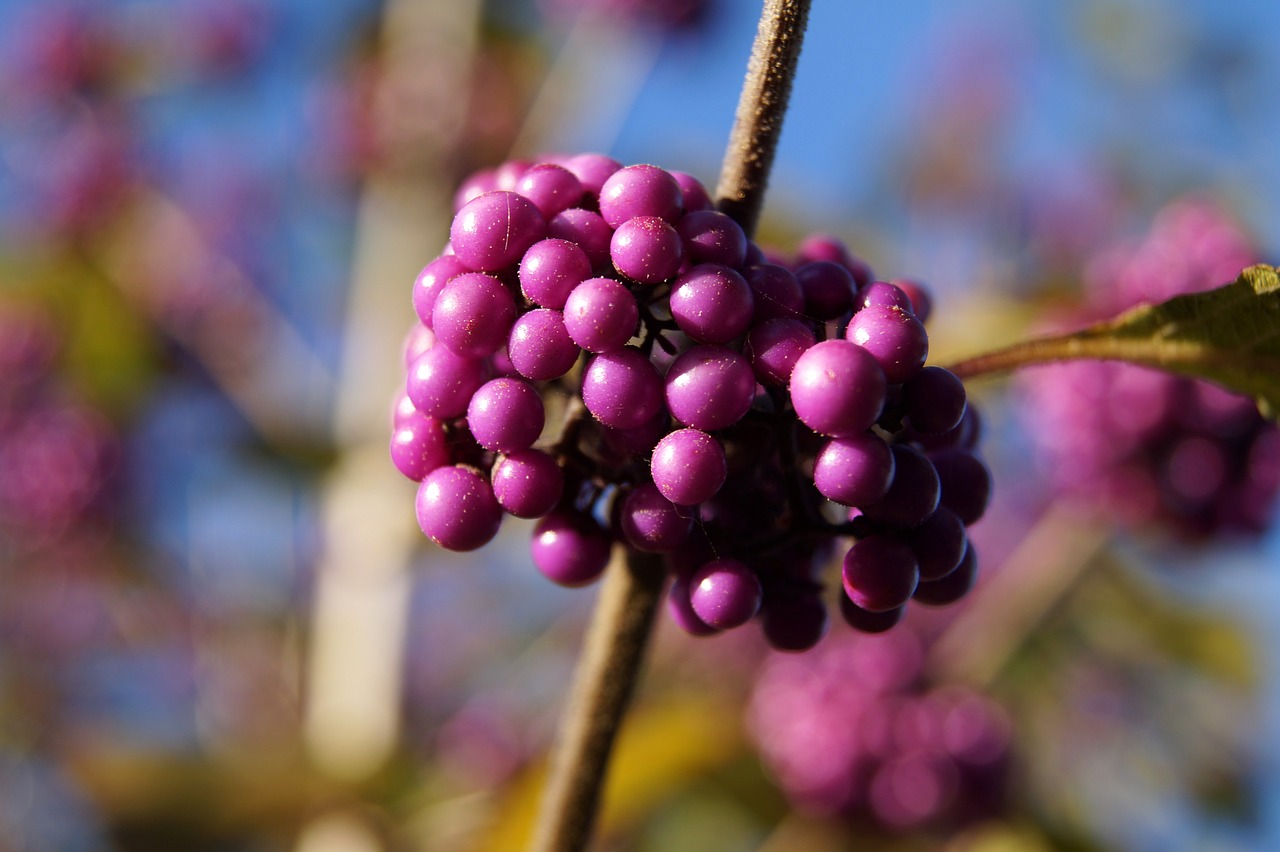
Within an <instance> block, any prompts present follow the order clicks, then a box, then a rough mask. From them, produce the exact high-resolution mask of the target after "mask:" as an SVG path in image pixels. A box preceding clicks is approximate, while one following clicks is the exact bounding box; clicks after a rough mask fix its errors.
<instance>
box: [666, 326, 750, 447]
mask: <svg viewBox="0 0 1280 852" xmlns="http://www.w3.org/2000/svg"><path fill="white" fill-rule="evenodd" d="M755 390H756V382H755V378H754V376H753V375H752V372H751V365H750V364H748V363H747V359H746V358H744V357H743V356H742V355H739V354H738V353H737V352H735V351H734V350H732V349H730V348H729V347H727V346H695V347H693V348H692V349H689V350H688V351H686V352H685V353H684V354H682V355H680V357H678V358H676V360H675V361H674V362H673V363H672V364H671V367H670V368H669V369H668V370H667V377H666V400H667V408H668V409H670V411H671V415H672V416H673V417H675V419H676V420H678V421H679V422H680V423H682V424H684V425H685V426H692V427H693V428H695V429H701V430H703V431H704V432H711V431H715V430H717V429H724V428H727V427H729V426H732V425H733V424H734V423H737V422H738V421H739V420H741V419H742V416H743V415H744V414H746V413H747V410H748V409H749V408H751V402H752V400H753V399H754V398H755Z"/></svg>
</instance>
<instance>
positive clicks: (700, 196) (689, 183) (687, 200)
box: [671, 172, 715, 215]
mask: <svg viewBox="0 0 1280 852" xmlns="http://www.w3.org/2000/svg"><path fill="white" fill-rule="evenodd" d="M671 176H672V177H673V178H675V179H676V184H677V185H678V186H679V187H680V195H681V197H682V198H683V200H684V209H685V214H686V215H687V214H689V213H695V212H697V211H699V210H710V209H711V208H712V207H714V206H715V205H714V204H713V203H712V202H711V194H710V193H709V192H707V188H706V186H704V185H703V183H702V181H700V180H698V179H697V178H696V177H694V176H693V175H691V174H689V173H688V172H672V173H671Z"/></svg>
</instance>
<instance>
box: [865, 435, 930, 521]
mask: <svg viewBox="0 0 1280 852" xmlns="http://www.w3.org/2000/svg"><path fill="white" fill-rule="evenodd" d="M890 450H891V451H892V453H893V479H892V480H891V481H890V483H889V490H888V491H886V492H885V494H884V496H883V497H881V498H880V499H879V500H876V501H875V502H873V503H864V504H862V513H863V514H864V515H866V516H867V517H868V518H870V519H871V520H872V521H875V522H876V523H877V524H883V525H885V526H889V527H894V528H896V529H910V528H911V527H916V526H919V525H920V524H922V523H924V522H925V520H927V519H928V517H929V516H930V515H932V514H933V513H934V510H935V509H937V508H938V499H939V497H940V495H941V491H942V488H941V484H940V483H939V481H938V472H937V470H936V469H935V468H934V466H933V463H932V462H931V461H930V460H929V459H928V458H927V457H926V456H925V455H924V453H922V452H920V451H919V450H917V449H916V448H915V447H912V446H911V445H909V444H894V445H893V446H892V447H890Z"/></svg>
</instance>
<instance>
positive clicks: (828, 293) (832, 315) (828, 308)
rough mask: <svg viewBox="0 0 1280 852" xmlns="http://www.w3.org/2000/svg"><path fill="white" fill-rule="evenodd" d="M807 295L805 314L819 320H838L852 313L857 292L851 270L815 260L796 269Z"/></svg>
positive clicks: (805, 298) (805, 296) (798, 279)
mask: <svg viewBox="0 0 1280 852" xmlns="http://www.w3.org/2000/svg"><path fill="white" fill-rule="evenodd" d="M796 280H797V281H799V282H800V290H801V292H803V293H804V312H805V314H806V315H808V316H810V317H812V318H814V319H816V320H830V319H838V318H840V317H842V316H844V315H845V314H848V313H849V312H850V311H852V310H853V297H854V294H855V293H856V292H857V290H858V285H857V284H856V283H854V280H853V276H852V275H850V274H849V270H848V269H846V268H844V267H843V266H840V265H839V264H836V263H832V262H830V261H827V260H815V261H811V262H809V263H806V264H803V265H801V266H800V267H798V268H797V269H796Z"/></svg>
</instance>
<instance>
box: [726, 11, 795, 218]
mask: <svg viewBox="0 0 1280 852" xmlns="http://www.w3.org/2000/svg"><path fill="white" fill-rule="evenodd" d="M808 20H809V0H765V4H764V11H763V12H762V13H761V15H760V28H759V30H757V32H756V41H755V44H754V45H753V46H752V48H751V60H750V62H749V63H748V65H747V78H746V80H745V82H744V83H743V86H742V95H741V97H740V98H739V100H738V112H737V114H736V115H735V116H734V122H733V131H732V133H731V134H730V136H729V147H728V149H727V150H726V151H725V157H724V164H723V166H722V167H721V170H720V183H719V185H718V186H717V187H716V196H717V199H716V203H717V206H718V207H719V209H720V210H721V212H723V213H727V214H728V215H729V216H732V217H733V218H734V219H735V220H736V221H737V223H738V224H739V225H741V226H742V230H744V231H746V233H747V236H748V237H750V236H752V235H753V234H754V233H755V229H756V224H757V222H758V221H759V219H760V208H761V206H762V205H763V203H764V191H765V187H766V185H767V184H768V182H769V171H770V169H771V168H772V167H773V158H774V154H776V153H777V150H778V139H779V137H781V135H782V119H783V118H784V116H785V115H786V112H787V102H788V101H789V100H790V99H791V83H792V81H793V80H794V79H795V76H796V65H797V63H798V62H799V61H800V47H801V44H802V43H803V41H804V30H805V25H806V24H807V23H808Z"/></svg>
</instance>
